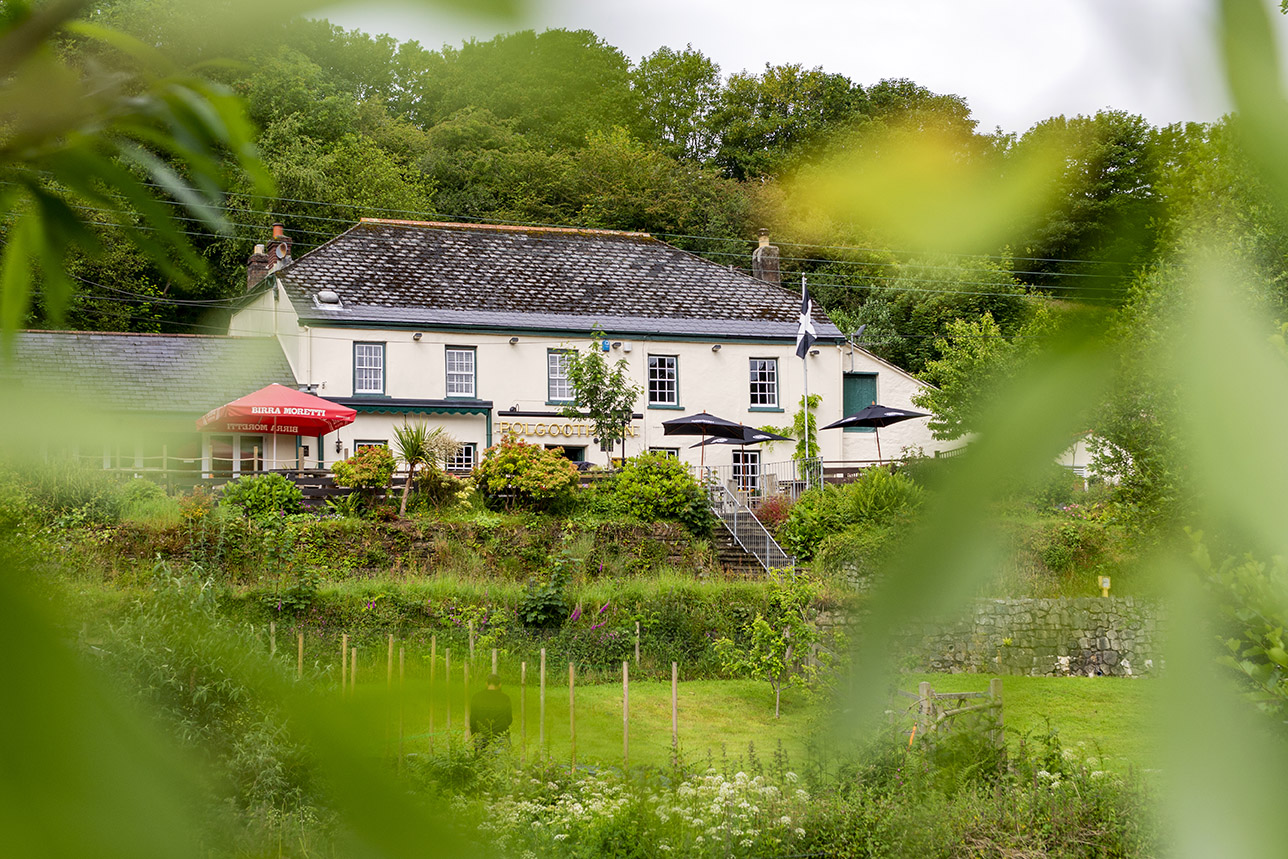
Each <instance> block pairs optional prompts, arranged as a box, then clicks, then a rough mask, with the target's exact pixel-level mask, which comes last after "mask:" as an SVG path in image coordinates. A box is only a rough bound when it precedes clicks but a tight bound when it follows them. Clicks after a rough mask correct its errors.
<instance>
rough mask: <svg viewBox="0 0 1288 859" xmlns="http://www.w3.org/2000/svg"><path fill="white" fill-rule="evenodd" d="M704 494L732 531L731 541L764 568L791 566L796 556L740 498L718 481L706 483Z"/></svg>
mask: <svg viewBox="0 0 1288 859" xmlns="http://www.w3.org/2000/svg"><path fill="white" fill-rule="evenodd" d="M707 498H709V499H710V501H711V510H712V512H714V513H715V514H716V515H717V516H719V517H720V521H721V522H723V523H724V526H725V528H726V529H727V530H728V531H729V533H730V534H731V535H733V539H734V542H735V543H737V544H738V545H739V546H740V547H742V550H743V551H744V552H746V553H747V554H749V555H751V556H753V557H754V558H755V559H756V560H757V561H759V562H760V565H761V566H762V567H764V568H765V569H766V570H775V569H791V568H794V567H795V566H796V558H795V557H794V556H792V555H789V554H787V552H786V551H784V550H783V547H782V546H780V545H778V541H777V540H775V539H774V535H772V534H770V533H769V531H768V529H766V528H765V526H764V525H763V524H761V521H760V520H759V519H757V518H756V517H755V516H754V515H752V512H751V510H750V509H748V507H747V505H746V504H744V503H743V502H742V500H741V499H740V498H739V497H738V496H737V495H735V494H734V493H732V492H730V491H729V488H728V487H727V486H722V485H721V484H718V483H709V484H707Z"/></svg>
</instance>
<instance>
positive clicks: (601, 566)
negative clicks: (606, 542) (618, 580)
mask: <svg viewBox="0 0 1288 859" xmlns="http://www.w3.org/2000/svg"><path fill="white" fill-rule="evenodd" d="M599 572H600V574H601V575H602V574H603V572H604V562H603V561H600V562H599Z"/></svg>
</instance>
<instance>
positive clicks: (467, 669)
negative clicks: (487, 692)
mask: <svg viewBox="0 0 1288 859" xmlns="http://www.w3.org/2000/svg"><path fill="white" fill-rule="evenodd" d="M469 741H470V663H469V662H468V661H467V662H466V663H465V742H467V743H468V742H469Z"/></svg>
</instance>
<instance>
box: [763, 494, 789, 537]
mask: <svg viewBox="0 0 1288 859" xmlns="http://www.w3.org/2000/svg"><path fill="white" fill-rule="evenodd" d="M795 503H796V502H795V501H794V500H793V499H792V497H791V496H790V495H771V496H769V497H768V498H765V499H763V500H761V502H760V503H759V504H758V505H756V510H755V513H756V518H757V519H759V520H760V522H761V524H763V525H764V526H765V527H766V528H768V529H769V530H770V531H777V530H778V529H779V527H781V526H782V524H783V523H784V522H786V521H787V517H788V516H790V515H791V512H792V505H794V504H795Z"/></svg>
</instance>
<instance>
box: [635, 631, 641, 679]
mask: <svg viewBox="0 0 1288 859" xmlns="http://www.w3.org/2000/svg"><path fill="white" fill-rule="evenodd" d="M635 667H636V668H639V667H640V622H639V621H638V620H637V621H635Z"/></svg>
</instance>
